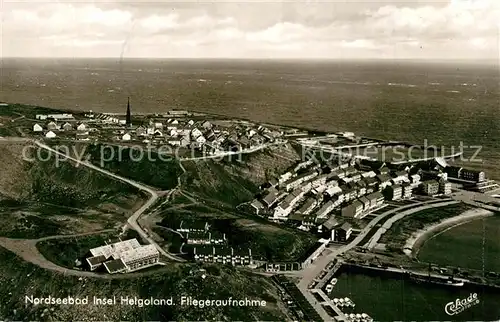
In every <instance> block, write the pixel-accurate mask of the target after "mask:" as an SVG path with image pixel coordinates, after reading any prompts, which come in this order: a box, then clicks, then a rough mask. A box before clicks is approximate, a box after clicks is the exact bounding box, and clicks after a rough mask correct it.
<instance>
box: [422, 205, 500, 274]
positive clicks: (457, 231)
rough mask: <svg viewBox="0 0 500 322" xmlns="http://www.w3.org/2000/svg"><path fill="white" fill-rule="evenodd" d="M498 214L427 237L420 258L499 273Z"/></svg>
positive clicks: (499, 225)
mask: <svg viewBox="0 0 500 322" xmlns="http://www.w3.org/2000/svg"><path fill="white" fill-rule="evenodd" d="M499 236H500V217H499V216H498V215H497V216H494V217H489V218H484V219H478V220H474V221H471V222H469V223H465V224H463V225H460V226H457V227H454V228H452V229H449V230H446V231H444V232H442V233H440V234H438V235H436V236H434V237H432V238H431V239H429V240H427V241H426V242H425V244H424V245H423V246H422V247H421V249H420V251H419V253H418V259H419V260H421V261H426V262H431V263H436V264H446V265H452V266H458V267H464V268H471V269H478V270H482V269H483V268H484V270H486V271H496V272H500V257H499V256H498V254H500V243H499Z"/></svg>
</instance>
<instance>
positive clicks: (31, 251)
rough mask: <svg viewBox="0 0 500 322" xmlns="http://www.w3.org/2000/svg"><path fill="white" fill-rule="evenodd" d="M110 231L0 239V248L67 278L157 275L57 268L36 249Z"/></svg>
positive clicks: (154, 272)
mask: <svg viewBox="0 0 500 322" xmlns="http://www.w3.org/2000/svg"><path fill="white" fill-rule="evenodd" d="M112 231H115V230H113V229H111V230H109V229H107V230H99V231H94V232H87V233H81V234H73V235H57V236H49V237H43V238H39V239H14V238H5V237H0V246H1V247H3V248H5V249H7V250H9V251H11V252H13V253H14V254H16V255H17V256H19V257H21V258H22V259H23V260H24V261H26V262H29V263H32V264H34V265H36V266H39V267H41V268H43V269H46V270H49V271H53V272H57V273H60V274H64V275H67V276H79V277H92V278H102V279H127V278H135V277H139V276H147V275H154V274H157V273H159V272H158V270H154V271H145V272H138V273H129V274H98V273H95V272H89V271H80V270H75V269H68V268H65V267H62V266H59V265H57V264H55V263H54V262H52V261H50V260H48V259H46V258H45V257H44V256H43V255H42V254H41V253H40V251H39V250H38V248H37V247H36V245H37V244H38V243H39V242H42V241H46V240H52V239H63V238H71V237H81V236H89V235H96V234H102V233H106V232H112ZM160 270H161V269H160ZM166 270H167V268H166Z"/></svg>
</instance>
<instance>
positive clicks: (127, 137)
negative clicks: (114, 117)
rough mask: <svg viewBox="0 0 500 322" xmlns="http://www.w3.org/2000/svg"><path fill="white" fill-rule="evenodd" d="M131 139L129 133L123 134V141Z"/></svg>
mask: <svg viewBox="0 0 500 322" xmlns="http://www.w3.org/2000/svg"><path fill="white" fill-rule="evenodd" d="M131 139H132V137H131V136H130V134H128V133H125V134H123V135H122V141H130V140H131Z"/></svg>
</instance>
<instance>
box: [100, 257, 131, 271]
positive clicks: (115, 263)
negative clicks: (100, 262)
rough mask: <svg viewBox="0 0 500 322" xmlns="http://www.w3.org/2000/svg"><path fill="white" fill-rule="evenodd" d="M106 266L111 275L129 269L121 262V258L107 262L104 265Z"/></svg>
mask: <svg viewBox="0 0 500 322" xmlns="http://www.w3.org/2000/svg"><path fill="white" fill-rule="evenodd" d="M104 266H105V267H106V269H107V270H108V272H109V273H116V272H120V271H123V270H124V269H126V268H127V266H126V265H125V263H124V262H123V261H122V260H121V258H119V259H115V260H111V261H109V262H106V263H104Z"/></svg>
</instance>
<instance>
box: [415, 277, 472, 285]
mask: <svg viewBox="0 0 500 322" xmlns="http://www.w3.org/2000/svg"><path fill="white" fill-rule="evenodd" d="M410 279H411V280H412V281H415V282H417V283H432V284H438V285H447V286H458V287H460V286H464V282H463V281H459V280H456V279H454V278H453V276H449V277H445V276H443V277H438V276H422V275H415V274H410Z"/></svg>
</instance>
